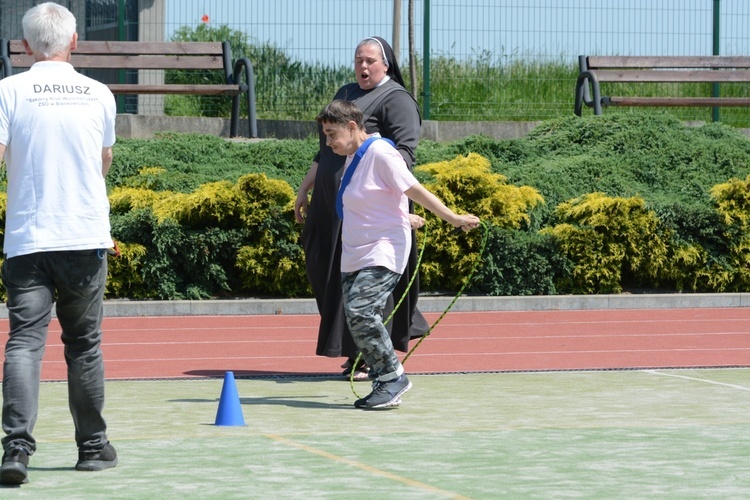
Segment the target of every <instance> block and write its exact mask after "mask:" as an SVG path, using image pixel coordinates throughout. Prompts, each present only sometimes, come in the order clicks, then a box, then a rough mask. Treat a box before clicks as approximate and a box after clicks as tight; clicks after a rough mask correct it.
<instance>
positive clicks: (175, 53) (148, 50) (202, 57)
mask: <svg viewBox="0 0 750 500" xmlns="http://www.w3.org/2000/svg"><path fill="white" fill-rule="evenodd" d="M9 45H10V47H9V49H10V50H9V56H10V61H11V64H12V65H13V67H14V68H29V67H31V65H32V64H34V58H33V57H31V56H27V55H26V52H25V51H24V49H23V45H22V44H21V41H20V40H11V42H10V44H9ZM222 54H223V52H222V46H221V43H216V42H189V43H179V42H177V43H171V42H101V41H81V42H78V48H77V49H76V50H75V51H74V52H73V54H72V55H71V58H70V62H71V64H72V65H73V66H74V67H76V68H81V69H197V70H200V69H223V68H224V61H223V55H222ZM102 56H106V57H102Z"/></svg>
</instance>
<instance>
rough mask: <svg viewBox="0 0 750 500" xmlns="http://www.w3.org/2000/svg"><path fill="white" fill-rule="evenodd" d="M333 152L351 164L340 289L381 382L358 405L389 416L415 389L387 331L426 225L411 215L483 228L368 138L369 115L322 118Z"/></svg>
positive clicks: (337, 110)
mask: <svg viewBox="0 0 750 500" xmlns="http://www.w3.org/2000/svg"><path fill="white" fill-rule="evenodd" d="M317 121H318V123H320V124H321V125H322V127H323V133H324V134H325V136H326V142H327V144H328V146H330V147H331V149H332V150H333V151H334V153H336V154H339V155H342V156H347V160H346V163H345V164H344V175H343V176H342V180H341V186H340V187H339V192H338V197H337V200H336V209H337V212H338V214H339V217H340V218H342V226H341V242H342V251H341V286H342V291H343V295H344V312H345V313H346V321H347V324H348V326H349V330H350V331H351V333H352V338H353V339H354V342H355V343H356V344H357V347H358V348H359V350H360V352H361V353H362V357H363V358H364V360H365V363H366V364H367V366H369V367H371V371H370V377H371V378H374V379H375V381H374V382H373V390H372V392H371V393H370V394H369V395H367V396H366V397H364V398H362V399H358V400H357V401H355V402H354V406H355V407H357V408H363V409H376V408H388V407H392V406H397V405H398V404H399V403H400V402H401V395H402V394H403V393H405V392H406V391H408V390H409V389H411V382H410V381H409V379H408V378H407V376H406V374H405V373H404V367H403V366H402V365H401V362H400V361H399V360H398V357H397V356H396V352H395V350H394V348H393V344H392V343H391V339H390V336H389V335H388V331H387V330H386V328H385V325H384V324H383V309H384V307H385V304H386V301H387V299H388V296H389V295H390V294H391V293H392V292H393V289H394V288H395V286H396V283H398V280H399V279H400V277H401V274H402V273H403V272H404V268H405V266H406V260H407V257H408V255H409V250H410V246H411V236H410V231H411V229H412V228H417V227H421V225H422V224H424V220H423V219H422V218H421V217H417V216H414V215H410V214H409V206H408V203H409V199H411V200H412V201H414V202H416V203H419V204H420V205H422V206H423V207H424V208H426V209H427V210H429V211H431V212H433V213H434V214H435V215H437V216H438V217H440V218H441V219H443V220H445V221H446V222H448V223H449V224H451V225H452V226H454V227H456V228H461V229H462V230H464V231H469V230H471V229H474V228H476V227H477V226H478V225H479V218H478V217H476V216H474V215H457V214H455V213H454V212H453V211H452V210H450V209H449V208H448V207H446V206H445V204H443V202H441V201H440V200H439V199H438V198H437V197H436V196H435V195H434V194H432V193H430V192H429V191H427V190H426V189H425V188H424V187H423V186H422V185H421V184H420V183H419V182H418V181H417V179H416V178H415V177H414V176H413V175H412V174H411V172H410V171H409V169H408V168H407V167H406V164H405V163H404V160H403V158H402V157H401V155H400V154H399V153H398V151H397V150H396V148H395V147H394V146H393V144H392V143H390V141H388V140H387V139H381V138H380V137H379V136H378V135H377V134H375V135H373V136H368V134H367V132H366V131H365V126H364V122H363V116H362V112H361V111H360V110H359V108H358V107H357V106H356V105H355V104H353V103H351V102H348V101H344V100H336V101H333V102H331V103H330V104H329V105H327V106H326V107H325V108H324V109H323V111H321V112H320V114H319V115H318V117H317Z"/></svg>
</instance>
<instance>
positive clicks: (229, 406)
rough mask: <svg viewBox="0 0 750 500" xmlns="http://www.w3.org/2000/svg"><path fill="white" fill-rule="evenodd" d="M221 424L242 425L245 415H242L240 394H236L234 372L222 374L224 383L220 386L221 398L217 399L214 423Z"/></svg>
mask: <svg viewBox="0 0 750 500" xmlns="http://www.w3.org/2000/svg"><path fill="white" fill-rule="evenodd" d="M214 425H223V426H244V425H245V417H243V416H242V407H241V406H240V396H239V394H237V385H236V384H235V383H234V373H232V372H227V373H226V375H224V385H223V386H222V388H221V399H219V411H217V412H216V423H215V424H214Z"/></svg>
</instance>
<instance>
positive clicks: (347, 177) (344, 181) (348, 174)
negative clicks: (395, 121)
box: [336, 137, 396, 220]
mask: <svg viewBox="0 0 750 500" xmlns="http://www.w3.org/2000/svg"><path fill="white" fill-rule="evenodd" d="M378 139H383V140H384V141H388V143H389V144H390V145H391V146H393V147H394V148H395V147H396V145H395V144H393V141H391V140H390V139H386V138H385V137H370V138H368V139H367V140H366V141H365V142H363V143H362V145H361V146H359V147H358V148H357V152H356V153H354V158H352V162H351V163H350V164H349V166H348V167H346V171H345V172H344V177H342V178H341V184H340V185H339V191H338V193H337V194H336V214H337V215H338V216H339V219H341V220H344V199H343V197H344V190H345V189H346V186H348V185H349V182H351V180H352V175H354V170H355V169H356V168H357V165H359V161H360V160H361V159H362V157H363V156H364V155H365V151H367V148H369V147H370V144H372V143H373V142H375V141H376V140H378Z"/></svg>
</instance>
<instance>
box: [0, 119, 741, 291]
mask: <svg viewBox="0 0 750 500" xmlns="http://www.w3.org/2000/svg"><path fill="white" fill-rule="evenodd" d="M316 149H317V138H314V137H310V138H308V139H306V140H266V141H258V142H236V141H227V140H225V139H221V138H217V137H211V136H204V135H199V134H174V133H168V134H162V135H160V136H157V137H156V138H155V139H151V140H136V139H131V140H120V141H119V142H118V143H117V145H116V146H115V159H114V163H113V166H112V169H111V171H110V175H108V177H107V183H108V189H109V193H110V202H111V205H112V231H113V236H114V237H115V239H116V240H117V241H118V242H119V243H120V248H121V249H122V252H123V256H122V257H121V258H119V259H113V260H112V263H111V266H110V269H111V270H110V274H111V276H110V282H109V287H108V296H109V297H111V298H112V297H128V298H153V299H157V298H158V299H178V298H191V299H201V298H215V297H222V296H278V297H307V296H310V289H309V286H308V284H307V279H306V277H305V271H304V269H305V266H304V256H303V253H302V249H301V247H300V245H299V236H300V231H301V226H300V225H298V224H296V223H295V222H294V217H293V201H294V193H295V192H296V189H297V187H298V186H299V183H300V181H301V179H302V178H303V176H304V175H305V173H306V172H307V169H308V167H309V165H310V163H311V161H312V158H313V156H314V154H315V151H316ZM415 172H416V174H417V176H418V178H419V179H420V180H421V181H422V182H423V183H424V184H425V186H426V187H428V189H430V190H431V191H433V192H434V193H436V194H437V195H438V196H439V197H440V198H441V199H443V200H444V201H445V202H446V203H447V204H448V205H449V206H451V207H453V208H454V209H457V210H461V211H469V212H472V213H475V214H477V215H479V216H480V217H481V218H482V220H483V221H484V222H485V223H486V231H487V234H486V236H487V244H486V249H485V253H484V255H483V256H482V262H481V265H479V267H478V268H477V272H476V275H475V277H474V280H473V282H472V283H471V285H470V286H469V287H468V289H467V290H468V292H469V293H472V294H483V295H530V294H561V293H617V292H621V291H627V290H634V289H639V290H653V291H656V290H663V291H689V292H693V291H700V292H736V291H747V290H748V286H749V285H750V222H749V221H750V195H748V193H749V192H750V140H749V139H748V138H747V137H745V136H744V135H743V134H741V133H740V132H739V131H737V130H734V129H731V128H729V127H727V126H724V125H720V124H707V125H703V126H697V127H689V126H686V125H684V124H683V123H681V122H679V121H678V120H676V119H674V118H672V117H670V116H668V115H661V114H651V115H644V114H643V113H638V114H637V115H636V114H632V115H631V114H628V113H619V114H613V115H607V116H600V117H593V116H592V117H583V118H579V117H570V118H565V119H559V120H551V121H548V122H544V123H542V124H541V125H539V126H538V127H537V128H536V129H535V130H534V131H533V132H532V133H530V134H529V135H528V136H527V137H524V138H521V139H512V140H494V139H490V138H487V137H483V136H473V137H468V138H465V139H463V140H460V141H454V142H451V143H436V142H431V141H426V140H423V141H422V142H421V143H420V146H419V148H418V150H417V168H416V169H415ZM3 175H4V174H3ZM0 211H1V213H0V216H1V217H2V219H4V217H5V197H4V195H3V196H1V197H0ZM450 229H451V228H449V227H447V225H446V224H444V223H443V222H442V221H440V220H439V219H437V218H435V217H434V216H431V215H429V216H428V224H427V227H426V228H425V230H423V231H420V232H419V241H420V243H421V242H422V241H423V238H426V239H427V242H426V250H425V254H424V258H423V262H422V267H421V275H422V279H421V284H422V289H423V290H424V291H425V292H436V293H443V292H445V293H450V292H454V291H456V290H458V289H459V288H460V286H461V285H462V284H463V280H464V278H465V276H466V274H467V273H468V272H469V270H470V269H471V268H472V266H473V265H474V263H475V262H476V259H477V258H478V250H479V248H480V242H481V240H482V234H481V232H480V231H475V232H471V233H468V234H453V233H452V232H451V231H450Z"/></svg>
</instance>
